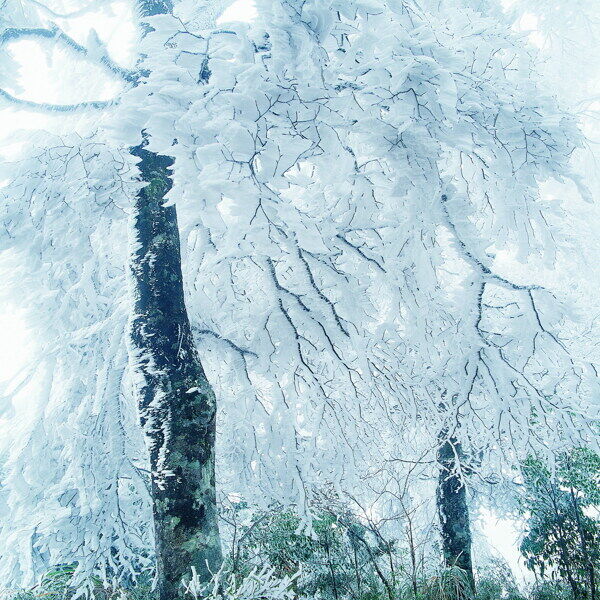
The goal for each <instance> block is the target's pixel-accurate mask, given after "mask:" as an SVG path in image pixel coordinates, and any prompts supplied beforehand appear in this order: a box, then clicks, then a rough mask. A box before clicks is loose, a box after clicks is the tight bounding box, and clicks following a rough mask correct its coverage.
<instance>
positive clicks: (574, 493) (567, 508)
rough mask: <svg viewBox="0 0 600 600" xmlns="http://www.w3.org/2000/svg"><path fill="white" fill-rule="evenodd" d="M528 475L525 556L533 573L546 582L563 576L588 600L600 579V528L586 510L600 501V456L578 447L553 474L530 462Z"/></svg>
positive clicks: (575, 592)
mask: <svg viewBox="0 0 600 600" xmlns="http://www.w3.org/2000/svg"><path fill="white" fill-rule="evenodd" d="M523 475H524V483H525V485H524V494H523V499H522V509H523V514H524V515H525V517H526V523H527V533H526V535H525V537H524V539H523V542H522V544H521V553H522V554H523V556H524V557H525V560H526V564H527V566H528V568H529V569H531V570H533V571H535V572H537V573H538V574H540V575H541V576H542V577H544V576H545V574H546V573H549V572H552V573H557V574H558V575H559V576H560V577H561V578H562V579H563V580H564V581H566V582H567V583H568V584H569V586H570V588H571V592H572V594H573V595H574V596H575V597H576V598H579V597H581V598H586V597H588V594H590V595H591V589H592V587H593V586H594V585H595V586H596V587H597V581H598V579H600V578H599V577H598V572H597V571H598V566H599V564H600V523H599V522H598V519H596V518H593V517H591V516H590V515H589V514H586V511H585V509H586V508H593V507H594V506H595V505H598V503H599V502H600V457H598V455H597V454H595V453H594V452H592V451H590V450H588V449H585V448H578V449H575V450H573V451H571V452H570V453H564V454H561V455H559V456H558V457H557V458H556V464H555V465H554V469H553V471H551V469H550V468H549V466H548V465H547V464H546V463H545V462H544V461H542V460H541V459H539V458H536V457H530V458H529V459H528V460H527V461H526V462H525V464H524V465H523ZM540 593H541V592H540ZM559 597H560V596H559Z"/></svg>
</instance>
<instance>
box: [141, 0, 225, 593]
mask: <svg viewBox="0 0 600 600" xmlns="http://www.w3.org/2000/svg"><path fill="white" fill-rule="evenodd" d="M138 3H139V7H140V13H141V15H142V16H152V15H158V14H169V13H170V12H171V11H172V8H173V7H172V1H171V0H139V2H138ZM149 30H150V29H149V28H148V27H147V26H145V27H144V35H145V34H146V33H148V31H149ZM145 145H146V142H144V144H142V145H141V146H139V147H137V148H134V149H133V150H132V154H134V155H135V156H138V157H139V158H140V159H141V160H140V163H139V169H140V174H141V179H142V181H143V182H144V183H145V184H146V185H145V187H144V188H143V189H142V190H140V192H139V194H138V195H137V198H136V200H135V206H134V212H133V216H132V234H131V235H132V253H131V273H132V280H133V292H134V308H133V315H132V318H131V354H132V358H133V367H134V373H135V377H136V384H137V386H136V388H137V389H136V393H137V398H138V405H139V411H140V419H141V422H142V426H143V428H144V432H145V434H146V440H147V445H148V450H149V455H150V465H151V470H152V476H151V486H152V488H151V490H152V502H153V507H152V508H153V515H154V532H155V550H156V569H157V588H158V590H157V591H158V594H159V598H160V600H174V599H175V598H178V597H181V596H182V595H183V590H182V588H181V584H182V580H183V579H185V578H188V579H189V578H190V576H191V574H192V567H194V568H195V569H196V572H197V573H198V575H199V577H200V580H201V581H202V582H208V581H209V580H210V579H211V577H212V574H213V573H215V572H216V571H218V569H219V568H220V566H221V562H222V555H221V545H220V538H219V528H218V520H217V503H216V491H215V420H216V401H215V396H214V393H213V391H212V389H211V387H210V384H209V383H208V380H207V378H206V375H205V373H204V370H203V368H202V364H201V363H200V359H199V357H198V353H197V351H196V347H195V344H194V340H193V336H192V332H191V327H190V322H189V319H188V314H187V310H186V306H185V300H184V292H183V277H182V271H181V249H180V240H179V229H178V225H177V212H176V209H175V207H174V206H170V207H165V206H163V205H164V202H165V195H166V194H167V192H168V191H169V190H170V189H171V186H172V182H171V177H170V170H169V169H170V167H171V166H172V162H173V161H172V159H170V158H168V157H166V156H160V155H157V154H155V153H153V152H149V151H147V150H146V149H145Z"/></svg>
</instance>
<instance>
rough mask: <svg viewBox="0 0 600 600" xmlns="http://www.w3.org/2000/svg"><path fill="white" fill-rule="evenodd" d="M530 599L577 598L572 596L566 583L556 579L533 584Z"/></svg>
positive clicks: (557, 599) (564, 599)
mask: <svg viewBox="0 0 600 600" xmlns="http://www.w3.org/2000/svg"><path fill="white" fill-rule="evenodd" d="M530 600H579V599H578V598H574V597H573V594H572V592H571V589H570V588H569V586H568V585H565V584H564V583H562V582H560V581H559V582H556V581H543V582H541V583H539V584H537V585H536V586H534V588H533V590H532V591H531V595H530Z"/></svg>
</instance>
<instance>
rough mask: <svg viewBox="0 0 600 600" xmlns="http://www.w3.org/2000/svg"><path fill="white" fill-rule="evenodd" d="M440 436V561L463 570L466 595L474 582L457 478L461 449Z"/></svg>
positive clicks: (464, 505)
mask: <svg viewBox="0 0 600 600" xmlns="http://www.w3.org/2000/svg"><path fill="white" fill-rule="evenodd" d="M440 437H441V440H442V442H441V445H440V447H439V448H438V453H437V461H438V465H439V476H438V485H437V495H436V496H437V498H436V500H437V510H438V516H439V521H440V529H441V534H442V547H443V551H444V561H445V564H446V566H447V567H458V568H459V569H462V570H463V571H464V574H465V577H466V580H467V582H468V587H469V588H470V590H465V591H466V592H467V593H468V592H470V591H474V589H475V579H474V576H473V561H472V558H471V525H470V520H469V507H468V504H467V490H466V487H465V482H464V480H463V478H462V477H461V475H460V457H461V455H462V448H461V445H460V442H459V441H458V440H457V439H456V438H454V437H450V438H449V439H444V438H445V435H442V436H440ZM460 596H461V594H459V597H460ZM463 596H464V594H463Z"/></svg>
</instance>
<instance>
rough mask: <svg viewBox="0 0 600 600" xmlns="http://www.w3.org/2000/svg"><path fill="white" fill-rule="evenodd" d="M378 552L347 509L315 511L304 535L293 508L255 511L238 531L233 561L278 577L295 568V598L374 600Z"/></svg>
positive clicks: (376, 598)
mask: <svg viewBox="0 0 600 600" xmlns="http://www.w3.org/2000/svg"><path fill="white" fill-rule="evenodd" d="M383 551H384V550H383V549H382V548H381V544H377V543H376V542H375V540H373V539H372V535H370V533H369V532H368V531H367V529H366V528H365V527H364V526H363V525H362V524H361V523H360V522H359V521H358V520H357V519H356V517H355V516H354V515H352V514H350V513H349V512H347V511H346V512H344V511H342V512H341V513H340V514H335V513H333V512H332V511H330V510H326V509H321V510H317V511H316V512H315V515H314V518H313V521H312V531H311V532H310V533H308V532H305V531H303V529H302V523H301V521H300V519H299V517H298V516H297V515H295V514H294V513H293V512H291V511H288V510H280V509H274V510H269V511H263V512H259V513H256V514H255V515H254V516H253V519H252V521H251V522H250V523H249V524H247V525H246V526H245V527H244V528H243V529H242V531H241V535H240V543H239V547H238V548H237V549H235V550H234V553H235V559H234V562H235V563H236V567H235V568H237V569H238V570H240V569H242V570H243V569H244V568H246V569H248V568H249V566H252V565H254V564H256V563H257V562H258V563H263V564H264V563H266V564H269V565H270V566H272V567H273V569H274V573H275V574H276V575H277V576H278V577H286V576H290V575H292V574H294V573H297V572H300V577H298V579H297V580H296V581H295V591H296V593H297V594H299V595H300V596H305V597H309V598H323V599H333V600H335V599H340V598H343V597H348V596H351V597H353V598H355V599H356V600H379V598H381V592H382V587H383V585H384V584H383V582H382V580H381V577H379V578H378V577H377V576H376V575H375V573H374V568H373V561H374V560H377V559H378V558H379V557H380V556H381V555H382V552H383ZM243 565H246V567H244V566H243ZM382 575H383V574H382Z"/></svg>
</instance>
